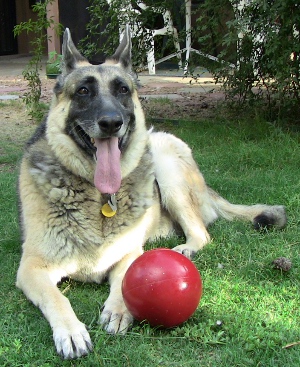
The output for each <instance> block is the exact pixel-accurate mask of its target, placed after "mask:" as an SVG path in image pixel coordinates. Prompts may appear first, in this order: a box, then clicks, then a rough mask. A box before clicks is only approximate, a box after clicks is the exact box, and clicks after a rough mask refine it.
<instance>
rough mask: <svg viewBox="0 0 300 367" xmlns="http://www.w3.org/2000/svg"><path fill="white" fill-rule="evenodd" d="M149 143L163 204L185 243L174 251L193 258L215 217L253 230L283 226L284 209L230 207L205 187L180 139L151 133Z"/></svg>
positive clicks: (255, 206)
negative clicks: (244, 222) (241, 222)
mask: <svg viewBox="0 0 300 367" xmlns="http://www.w3.org/2000/svg"><path fill="white" fill-rule="evenodd" d="M150 142H151V148H152V154H153V160H154V164H155V175H156V179H157V182H158V185H159V189H160V193H161V201H162V205H163V206H164V207H165V208H166V209H167V211H168V212H169V214H170V216H171V218H172V220H173V221H174V222H177V223H178V224H179V225H180V226H181V228H182V229H183V231H184V234H185V236H186V244H184V245H179V246H176V247H175V248H174V250H176V251H179V252H181V253H183V254H184V255H185V256H187V257H192V256H193V255H194V254H195V252H197V251H198V250H200V249H201V248H202V247H203V246H205V244H206V243H207V242H208V241H209V234H208V232H207V230H206V227H207V226H208V225H209V224H210V223H212V222H213V221H214V220H216V219H217V218H218V217H223V218H225V219H227V220H232V219H241V220H249V221H252V223H253V225H254V227H255V228H256V229H260V228H262V227H269V226H276V227H278V228H283V227H284V226H285V224H286V221H287V219H286V213H285V208H284V207H283V206H280V205H274V206H271V205H263V204H256V205H236V204H231V203H230V202H228V201H227V200H225V199H223V198H222V197H221V196H219V195H218V194H217V193H215V192H214V191H213V190H211V189H210V188H208V187H207V185H206V184H205V181H204V178H203V176H202V174H201V173H200V171H199V169H198V166H197V164H196V163H195V161H194V159H193V157H192V153H191V150H190V148H189V147H188V146H187V145H186V144H185V143H184V142H183V141H181V140H180V139H178V138H176V137H175V136H173V135H170V134H165V133H151V134H150Z"/></svg>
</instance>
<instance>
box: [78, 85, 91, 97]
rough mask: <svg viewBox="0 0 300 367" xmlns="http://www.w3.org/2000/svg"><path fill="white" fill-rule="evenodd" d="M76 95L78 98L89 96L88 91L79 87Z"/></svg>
mask: <svg viewBox="0 0 300 367" xmlns="http://www.w3.org/2000/svg"><path fill="white" fill-rule="evenodd" d="M76 93H77V94H79V95H80V96H85V95H87V94H89V90H88V89H87V88H86V87H81V88H79V89H78V90H77V92H76Z"/></svg>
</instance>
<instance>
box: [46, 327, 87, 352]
mask: <svg viewBox="0 0 300 367" xmlns="http://www.w3.org/2000/svg"><path fill="white" fill-rule="evenodd" d="M53 339H54V343H55V346H56V350H57V353H58V354H59V355H60V356H61V357H62V358H64V359H73V358H79V357H82V356H85V355H87V354H88V353H89V352H91V351H92V350H93V344H92V342H91V338H90V335H89V333H88V332H87V330H86V328H85V326H84V324H82V323H80V325H79V327H78V329H77V330H76V331H72V332H71V331H70V330H68V329H66V328H63V327H59V328H56V329H55V330H54V331H53Z"/></svg>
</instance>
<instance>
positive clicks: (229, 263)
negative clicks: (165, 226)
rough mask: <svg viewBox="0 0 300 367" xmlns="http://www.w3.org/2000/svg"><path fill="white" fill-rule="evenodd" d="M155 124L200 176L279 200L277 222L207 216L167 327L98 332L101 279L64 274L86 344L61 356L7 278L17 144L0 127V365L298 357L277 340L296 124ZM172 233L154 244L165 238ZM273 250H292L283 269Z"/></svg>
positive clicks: (293, 200)
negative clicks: (187, 152)
mask: <svg viewBox="0 0 300 367" xmlns="http://www.w3.org/2000/svg"><path fill="white" fill-rule="evenodd" d="M156 128H157V129H160V128H163V129H167V130H169V131H172V132H174V133H175V134H176V135H178V136H180V137H182V138H183V139H184V140H185V141H187V142H188V143H189V144H190V146H191V147H192V149H193V153H194V156H195V158H196V160H197V161H198V163H199V165H200V167H201V169H202V171H203V173H204V175H205V177H206V180H207V182H208V184H209V185H210V186H212V187H213V188H214V189H215V190H217V191H218V192H219V193H220V194H222V195H223V196H225V197H226V198H228V199H230V200H231V201H233V202H236V203H248V204H252V203H256V202H261V203H265V202H266V203H270V204H284V205H286V207H287V211H288V217H289V221H288V225H287V227H286V228H285V229H284V230H281V231H275V230H269V231H265V232H255V231H254V230H253V229H252V228H251V224H249V223H241V222H226V221H224V220H220V221H218V222H216V223H215V224H214V225H212V226H211V228H210V229H209V231H210V234H211V236H212V242H211V243H210V244H209V245H207V246H206V247H205V249H204V250H203V251H201V252H200V253H198V254H197V256H196V258H195V259H194V261H195V264H196V266H197V267H198V269H199V271H200V272H201V275H202V279H203V283H204V293H203V297H202V299H201V303H200V305H199V307H198V309H197V311H196V312H195V314H194V315H193V316H192V317H191V318H190V319H189V320H188V321H187V322H186V323H185V324H183V325H182V326H179V327H177V328H175V329H172V330H156V329H152V328H150V327H149V326H148V325H145V324H139V323H135V324H134V327H133V329H132V330H131V331H130V332H129V333H128V334H127V335H126V336H125V337H121V336H110V335H107V334H106V333H105V332H104V331H102V330H101V328H100V327H99V326H98V324H97V321H98V316H99V309H100V307H101V305H102V304H103V302H104V301H105V299H106V297H107V294H108V286H107V284H104V285H102V286H96V285H93V284H81V283H76V282H73V281H69V282H67V283H64V284H63V285H62V288H63V289H64V291H65V294H66V295H67V296H68V298H69V299H70V301H71V303H72V305H73V307H74V309H75V312H76V314H77V315H78V317H79V318H80V319H81V320H82V321H83V322H85V323H86V324H87V325H89V327H90V333H91V337H92V340H93V342H94V346H95V350H94V353H92V354H90V355H89V356H88V357H85V358H82V359H79V360H75V361H62V360H61V359H60V358H59V357H58V356H57V355H56V353H55V350H54V344H53V341H52V332H51V329H50V327H49V325H48V323H47V321H46V320H45V319H44V317H43V316H42V315H41V313H40V311H39V310H38V309H37V308H36V307H34V306H33V305H32V304H31V303H30V302H28V301H27V300H26V299H25V297H24V295H23V294H22V293H21V292H20V291H18V290H17V289H16V288H15V285H14V282H15V275H16V271H17V268H18V263H19V260H20V238H19V231H18V220H17V199H16V194H15V188H16V179H17V173H16V170H15V169H14V168H13V166H12V165H15V164H16V163H17V162H18V160H19V157H20V148H17V149H14V148H13V147H11V146H9V144H6V141H4V140H3V139H2V138H1V137H0V143H1V147H2V148H1V152H0V155H1V163H2V165H1V167H2V168H1V171H0V190H1V194H0V230H1V239H0V241H1V247H0V264H1V270H2V282H1V288H0V297H1V308H0V330H1V333H0V365H1V366H22V367H25V366H28V367H29V366H30V367H34V366H38V367H46V366H49V367H50V366H51V367H52V366H113V367H118V366H134V367H135V366H141V367H156V366H161V367H168V366H170V367H171V366H172V367H176V366H178V367H181V366H183V365H184V366H191V367H199V366H200V367H202V366H205V367H209V366H211V367H219V366H222V367H238V366H245V367H248V366H263V367H281V366H289V367H298V366H299V360H300V345H295V346H293V347H291V348H283V347H284V346H286V345H288V344H290V343H293V342H298V341H300V326H299V320H300V310H299V309H300V307H299V305H300V292H299V284H300V275H299V274H300V260H299V247H300V246H299V245H300V242H299V241H300V240H299V238H300V230H299V217H300V170H299V157H300V148H299V141H300V134H299V133H297V132H288V131H284V130H283V129H281V128H280V127H274V126H271V125H270V124H268V123H266V122H262V121H259V120H258V119H257V120H250V119H249V120H247V119H243V120H241V121H238V120H237V119H236V120H235V121H229V120H222V119H220V118H216V119H210V120H207V121H199V122H197V123H196V122H180V124H179V125H178V126H173V125H171V124H169V125H161V124H159V125H157V126H156ZM179 241H180V242H182V241H183V239H182V238H179V239H177V238H172V239H169V240H168V241H160V243H158V244H157V245H159V246H165V247H172V246H173V245H175V244H177V243H178V242H179ZM149 247H150V246H148V248H149ZM280 256H285V257H288V258H290V259H291V260H292V262H293V267H292V269H291V271H290V272H287V273H284V272H281V271H279V270H274V269H273V267H272V265H271V263H272V261H273V260H274V259H275V258H277V257H280Z"/></svg>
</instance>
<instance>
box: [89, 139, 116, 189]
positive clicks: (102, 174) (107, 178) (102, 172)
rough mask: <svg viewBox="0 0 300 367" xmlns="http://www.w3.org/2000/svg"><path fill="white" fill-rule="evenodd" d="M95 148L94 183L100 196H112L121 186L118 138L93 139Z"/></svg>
mask: <svg viewBox="0 0 300 367" xmlns="http://www.w3.org/2000/svg"><path fill="white" fill-rule="evenodd" d="M95 146H96V148H97V152H96V156H97V162H96V170H95V176H94V183H95V186H96V188H97V189H98V190H99V191H100V192H101V193H102V194H114V193H116V192H117V191H118V190H119V188H120V186H121V163H120V156H121V152H120V150H119V147H118V138H108V139H95Z"/></svg>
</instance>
